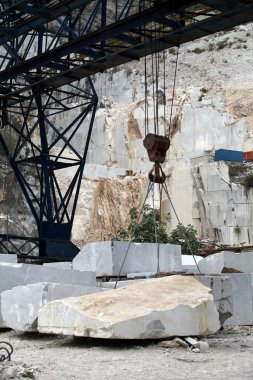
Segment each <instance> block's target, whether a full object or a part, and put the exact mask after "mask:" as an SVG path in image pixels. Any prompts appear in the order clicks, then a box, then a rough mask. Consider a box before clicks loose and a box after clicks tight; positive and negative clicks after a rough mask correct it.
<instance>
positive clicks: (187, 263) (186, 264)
mask: <svg viewBox="0 0 253 380" xmlns="http://www.w3.org/2000/svg"><path fill="white" fill-rule="evenodd" d="M194 257H195V260H196V262H197V264H198V262H199V261H200V260H201V259H202V257H200V256H194ZM195 260H194V258H193V257H192V255H182V269H183V271H187V270H188V271H190V270H193V271H198V268H197V265H196V263H195Z"/></svg>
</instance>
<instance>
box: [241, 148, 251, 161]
mask: <svg viewBox="0 0 253 380" xmlns="http://www.w3.org/2000/svg"><path fill="white" fill-rule="evenodd" d="M243 161H253V151H252V150H249V151H248V152H243Z"/></svg>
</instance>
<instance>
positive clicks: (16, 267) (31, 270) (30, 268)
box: [0, 263, 96, 328]
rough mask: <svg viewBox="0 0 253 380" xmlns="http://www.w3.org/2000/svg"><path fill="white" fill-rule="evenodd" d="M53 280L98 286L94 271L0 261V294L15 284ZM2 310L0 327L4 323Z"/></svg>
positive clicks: (53, 281)
mask: <svg viewBox="0 0 253 380" xmlns="http://www.w3.org/2000/svg"><path fill="white" fill-rule="evenodd" d="M38 282H52V283H60V284H71V285H86V286H96V276H95V273H93V272H87V271H86V272H85V271H77V270H68V269H61V268H50V267H46V266H42V265H32V264H14V263H0V294H1V293H2V292H3V291H5V290H9V289H12V288H13V287H14V286H19V285H27V284H36V283H38ZM2 322H3V321H2V316H1V310H0V328H1V327H4V325H3V323H2Z"/></svg>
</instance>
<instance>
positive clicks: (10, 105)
mask: <svg viewBox="0 0 253 380" xmlns="http://www.w3.org/2000/svg"><path fill="white" fill-rule="evenodd" d="M252 20H253V0H230V1H227V0H220V1H217V0H196V1H190V0H177V1H169V0H25V1H24V0H21V1H16V0H5V1H2V2H1V4H0V108H1V115H0V119H1V126H0V145H1V146H2V149H3V150H4V152H5V154H6V156H7V158H8V160H9V163H10V165H11V167H12V169H13V171H14V173H15V176H16V179H17V181H18V183H19V185H20V188H21V190H22V193H23V195H24V197H25V199H26V201H27V204H28V206H29V208H30V210H31V213H32V215H33V217H34V220H35V222H36V224H37V229H38V236H37V237H35V238H32V237H29V236H26V237H24V236H22V237H21V236H16V235H9V234H2V235H0V245H2V247H4V248H5V249H6V250H7V251H8V252H16V253H17V254H18V255H20V256H22V255H23V254H25V255H26V256H31V257H32V256H33V255H34V253H35V252H37V255H38V256H37V257H39V258H41V259H43V260H44V259H45V260H50V259H54V260H71V259H72V258H73V257H74V256H75V255H76V254H77V252H78V248H77V247H75V246H74V245H73V244H72V243H71V242H70V237H71V230H72V226H73V220H74V215H75V211H76V207H77V201H78V194H79V190H80V186H81V180H82V174H83V170H84V166H85V161H86V157H87V152H88V147H89V142H90V137H91V132H92V126H93V122H94V118H95V112H96V107H97V102H98V99H97V95H96V91H95V88H94V86H93V83H92V75H94V74H96V73H99V72H103V71H105V70H107V69H109V68H112V67H115V66H118V65H121V64H123V63H126V62H129V61H134V60H139V59H140V58H142V57H145V56H147V55H149V54H152V53H156V52H159V51H162V50H164V49H167V48H170V47H174V46H179V45H181V44H183V43H185V42H188V41H192V40H195V39H197V38H200V37H203V36H207V35H210V34H212V33H215V32H218V31H222V30H224V29H229V28H232V27H234V26H236V25H239V24H242V23H246V22H249V21H252ZM74 108H76V110H77V111H78V113H77V114H76V113H75V112H70V111H71V110H73V109H74ZM66 114H68V115H71V120H69V119H68V125H62V124H61V123H60V122H59V120H61V119H62V117H64V115H66ZM55 115H59V116H58V117H57V119H56V118H55ZM57 120H58V121H57ZM7 130H9V131H11V135H12V139H11V141H10V139H8V137H7V136H8V134H7V133H4V132H6V131H7ZM79 133H82V136H85V139H84V141H83V140H82V141H80V139H77V138H76V136H77V135H78V134H79ZM70 167H71V168H72V171H74V174H73V178H72V180H71V182H70V183H69V186H68V188H65V189H63V188H62V187H61V185H60V182H59V178H60V177H61V175H62V172H63V171H64V170H68V169H69V168H70ZM74 169H75V170H74ZM28 170H30V172H32V173H33V175H34V176H35V177H36V179H37V183H38V185H37V187H36V188H35V187H34V186H33V184H32V183H31V182H30V181H29V177H28V175H27V173H28ZM36 250H37V251H36Z"/></svg>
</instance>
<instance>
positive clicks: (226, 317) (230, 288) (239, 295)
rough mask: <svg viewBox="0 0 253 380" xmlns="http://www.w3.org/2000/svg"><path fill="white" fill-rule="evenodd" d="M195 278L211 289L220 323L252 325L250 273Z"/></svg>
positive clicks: (252, 277)
mask: <svg viewBox="0 0 253 380" xmlns="http://www.w3.org/2000/svg"><path fill="white" fill-rule="evenodd" d="M196 279H198V281H200V282H201V283H202V284H203V285H205V286H208V287H209V288H210V289H212V294H213V298H214V302H215V304H216V307H217V310H218V312H219V316H220V322H221V324H222V325H224V326H240V325H241V326H243V325H253V281H252V280H253V275H252V274H248V273H228V274H222V275H219V276H210V275H206V276H202V275H197V276H196Z"/></svg>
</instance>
